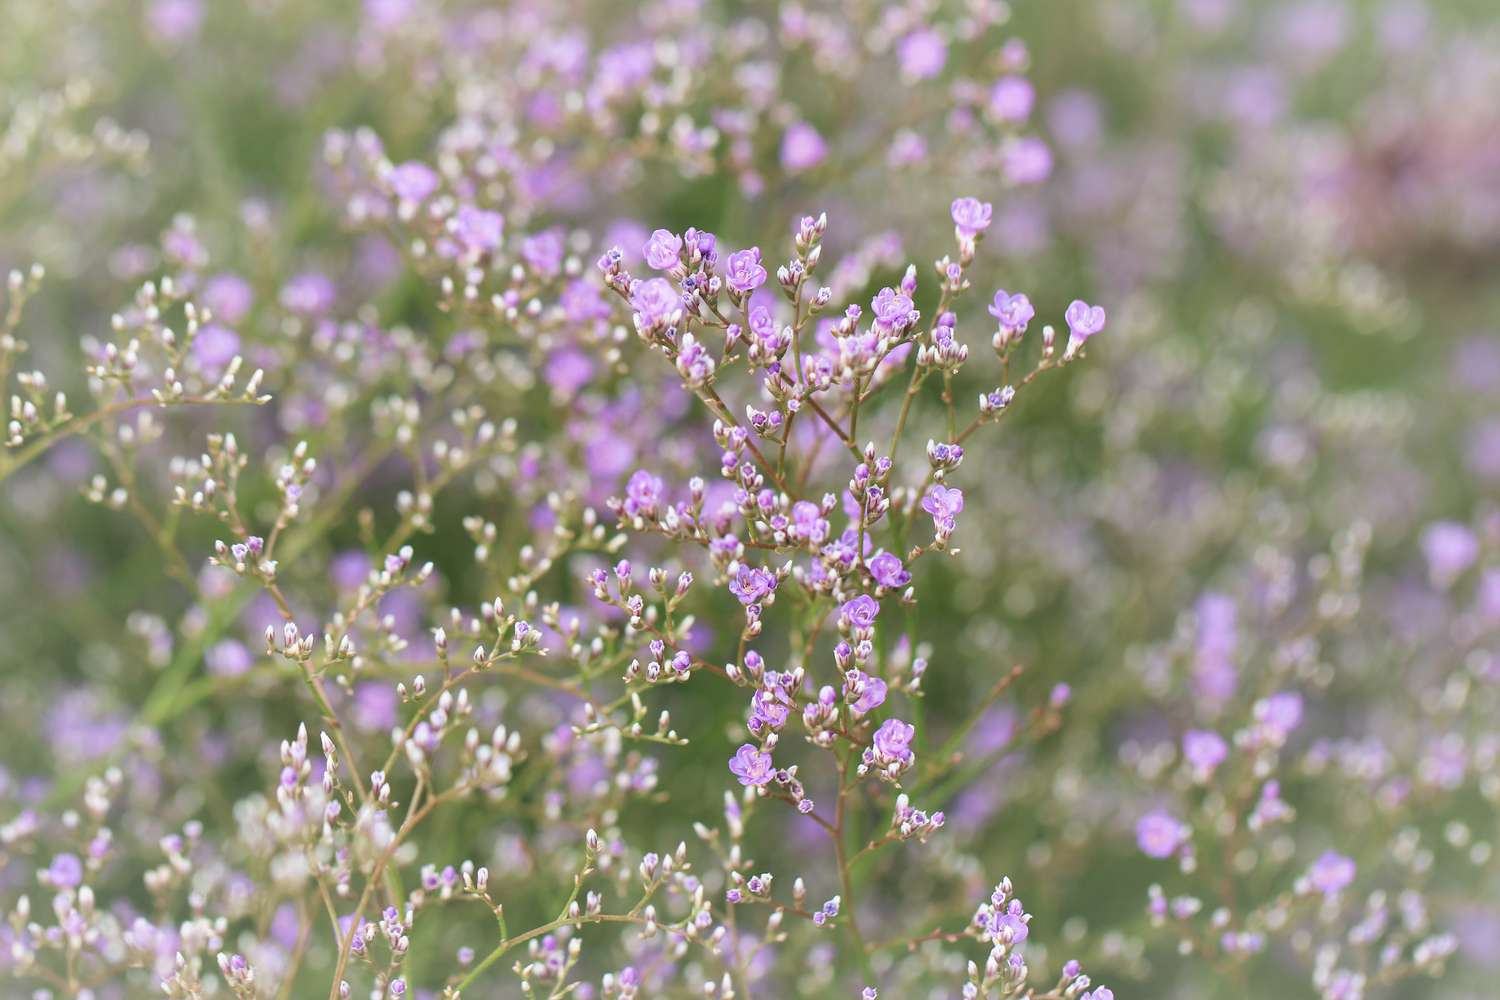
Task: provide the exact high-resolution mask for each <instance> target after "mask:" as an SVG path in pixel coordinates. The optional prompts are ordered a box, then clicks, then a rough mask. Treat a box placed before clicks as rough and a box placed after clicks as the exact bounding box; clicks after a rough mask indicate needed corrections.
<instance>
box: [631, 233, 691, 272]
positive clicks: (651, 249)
mask: <svg viewBox="0 0 1500 1000" xmlns="http://www.w3.org/2000/svg"><path fill="white" fill-rule="evenodd" d="M641 254H642V256H644V257H645V258H646V263H647V264H649V265H650V266H651V267H653V268H655V269H656V270H658V271H667V270H670V269H671V268H673V267H676V266H677V263H678V262H679V261H680V260H681V257H682V237H681V236H678V235H677V234H676V233H673V232H670V231H669V230H666V229H658V230H657V231H656V232H654V233H652V234H651V238H650V239H649V240H647V241H646V245H645V246H644V247H642V248H641Z"/></svg>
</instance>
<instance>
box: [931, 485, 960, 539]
mask: <svg viewBox="0 0 1500 1000" xmlns="http://www.w3.org/2000/svg"><path fill="white" fill-rule="evenodd" d="M922 509H923V510H925V511H926V512H927V513H929V514H931V515H932V523H933V524H934V525H936V526H937V527H938V528H941V529H942V530H944V531H949V532H951V531H952V530H953V527H954V524H955V522H956V519H957V518H958V515H959V514H961V513H963V509H964V492H963V490H960V489H954V488H952V487H948V486H943V485H941V484H938V485H934V486H933V487H932V488H931V489H929V490H928V491H927V495H926V496H924V497H923V498H922Z"/></svg>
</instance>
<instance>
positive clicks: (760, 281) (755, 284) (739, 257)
mask: <svg viewBox="0 0 1500 1000" xmlns="http://www.w3.org/2000/svg"><path fill="white" fill-rule="evenodd" d="M724 280H725V281H726V282H728V284H729V287H730V288H732V289H733V290H735V291H736V292H739V293H740V294H741V295H747V294H749V293H750V292H753V291H755V290H756V289H757V288H759V287H760V286H761V285H764V284H765V283H766V269H765V268H764V267H761V264H760V247H751V248H750V249H748V250H739V251H736V252H735V253H732V254H730V255H729V260H728V261H727V262H726V263H725V265H724Z"/></svg>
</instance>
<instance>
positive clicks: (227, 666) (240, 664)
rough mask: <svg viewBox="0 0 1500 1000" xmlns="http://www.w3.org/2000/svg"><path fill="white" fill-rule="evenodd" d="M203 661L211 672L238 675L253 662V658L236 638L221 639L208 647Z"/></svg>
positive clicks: (219, 674)
mask: <svg viewBox="0 0 1500 1000" xmlns="http://www.w3.org/2000/svg"><path fill="white" fill-rule="evenodd" d="M203 662H204V665H205V666H207V667H208V671H209V673H211V674H215V675H217V676H219V677H238V676H239V675H240V674H243V673H244V672H245V671H247V670H249V669H250V668H251V667H252V666H253V665H254V664H255V658H254V657H252V656H251V655H250V650H248V649H246V648H245V644H244V643H242V642H240V641H239V640H238V639H221V640H219V641H218V642H216V643H214V644H213V645H212V646H210V647H208V650H207V651H206V652H205V653H204V654H203Z"/></svg>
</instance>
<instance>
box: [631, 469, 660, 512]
mask: <svg viewBox="0 0 1500 1000" xmlns="http://www.w3.org/2000/svg"><path fill="white" fill-rule="evenodd" d="M663 488H664V487H663V485H662V481H661V479H660V478H659V477H657V476H653V475H652V474H651V473H649V472H647V471H646V470H645V469H637V470H636V471H635V472H633V473H632V474H631V476H630V481H629V482H628V483H626V484H625V513H626V514H628V515H629V516H631V517H640V516H642V515H645V516H647V517H650V516H652V515H654V514H655V513H656V511H657V509H658V508H659V507H660V506H661V499H662V490H663Z"/></svg>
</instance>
